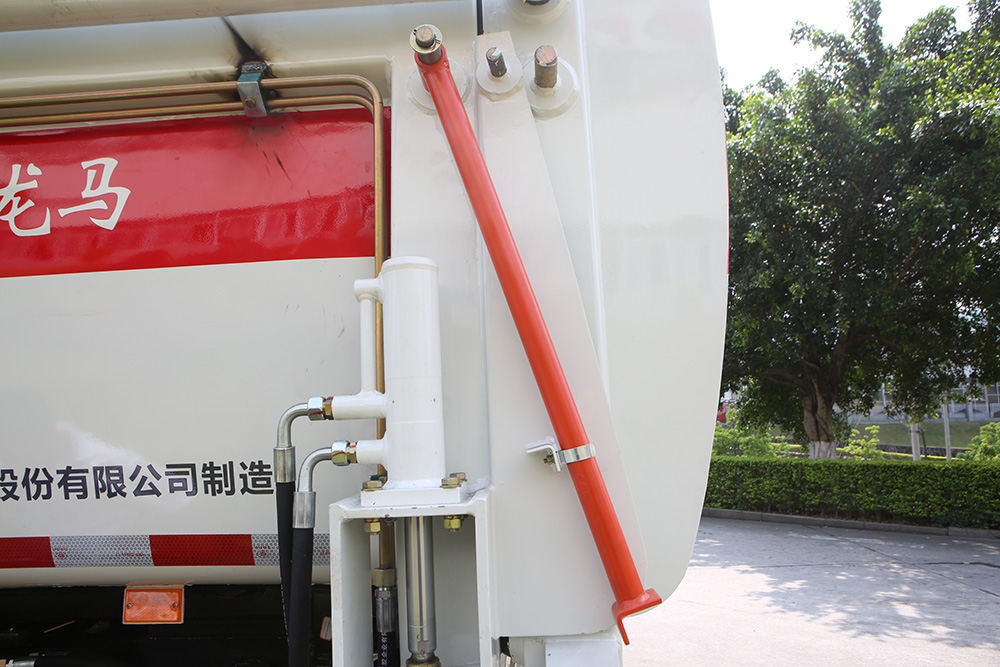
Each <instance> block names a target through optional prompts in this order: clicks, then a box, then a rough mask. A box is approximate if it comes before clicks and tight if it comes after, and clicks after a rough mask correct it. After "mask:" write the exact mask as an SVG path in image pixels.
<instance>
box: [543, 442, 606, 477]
mask: <svg viewBox="0 0 1000 667" xmlns="http://www.w3.org/2000/svg"><path fill="white" fill-rule="evenodd" d="M525 450H526V451H527V453H528V454H536V453H538V452H543V453H544V454H545V456H544V457H543V458H542V461H543V462H544V463H548V464H549V465H552V466H555V469H556V472H562V469H563V468H564V467H566V466H568V465H570V464H571V463H579V462H580V461H585V460H587V459H590V458H593V457H594V456H595V455H596V453H597V452H596V451H595V450H594V446H593V445H592V444H590V443H589V442H588V443H587V444H585V445H580V446H579V447H572V448H570V449H559V447H558V446H557V444H556V439H555V438H553V437H552V436H549V437H548V438H545V439H544V440H540V441H538V442H533V443H531V444H530V445H528V446H527V447H525Z"/></svg>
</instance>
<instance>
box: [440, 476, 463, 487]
mask: <svg viewBox="0 0 1000 667" xmlns="http://www.w3.org/2000/svg"><path fill="white" fill-rule="evenodd" d="M461 485H462V482H460V481H459V480H458V478H457V477H442V478H441V488H442V489H457V488H458V487H460V486H461Z"/></svg>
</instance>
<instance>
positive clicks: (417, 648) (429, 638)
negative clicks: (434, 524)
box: [406, 516, 441, 667]
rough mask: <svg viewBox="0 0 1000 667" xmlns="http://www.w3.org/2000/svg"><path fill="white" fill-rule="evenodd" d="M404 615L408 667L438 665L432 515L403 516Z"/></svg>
mask: <svg viewBox="0 0 1000 667" xmlns="http://www.w3.org/2000/svg"><path fill="white" fill-rule="evenodd" d="M406 615H407V618H408V625H409V627H408V634H407V642H408V648H409V651H410V658H409V659H408V660H407V661H406V665H407V667H415V666H417V665H427V666H432V665H434V666H437V665H440V664H441V663H440V661H438V659H437V657H436V656H435V655H434V650H435V649H436V648H437V622H436V620H435V616H434V547H433V544H432V543H431V518H430V517H426V516H423V517H408V518H407V519H406Z"/></svg>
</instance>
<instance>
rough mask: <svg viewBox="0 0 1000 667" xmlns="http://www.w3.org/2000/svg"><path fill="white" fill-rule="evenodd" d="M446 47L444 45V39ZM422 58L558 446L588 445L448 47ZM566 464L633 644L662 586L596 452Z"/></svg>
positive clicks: (421, 66) (617, 614) (618, 615)
mask: <svg viewBox="0 0 1000 667" xmlns="http://www.w3.org/2000/svg"><path fill="white" fill-rule="evenodd" d="M441 50H442V52H444V47H441ZM416 62H417V67H418V68H419V69H420V74H421V76H422V77H423V80H424V82H425V84H426V86H427V89H428V91H430V93H431V97H432V98H433V100H434V106H435V107H436V108H437V112H438V116H439V117H440V118H441V125H442V126H443V128H444V131H445V135H446V136H447V138H448V144H449V146H450V147H451V151H452V155H453V156H454V157H455V162H456V163H457V164H458V170H459V173H460V174H461V176H462V182H463V183H464V184H465V190H466V192H467V193H468V195H469V201H470V202H471V203H472V209H473V211H474V212H475V214H476V219H477V220H478V221H479V228H480V230H481V231H482V234H483V240H484V241H485V243H486V248H487V250H488V251H489V253H490V258H491V259H492V261H493V266H494V268H495V269H496V273H497V277H498V278H499V280H500V286H501V288H502V289H503V293H504V296H505V297H506V299H507V305H508V307H509V308H510V312H511V315H512V316H513V318H514V324H515V325H516V326H517V331H518V335H519V336H520V337H521V344H522V345H523V346H524V351H525V354H526V355H527V357H528V363H529V364H530V365H531V370H532V373H534V376H535V382H536V383H537V384H538V389H539V391H540V392H541V394H542V400H543V401H544V402H545V409H546V410H547V412H548V415H549V420H550V421H551V422H552V427H553V429H554V430H555V433H556V439H557V440H558V441H559V446H560V448H562V449H573V448H575V447H580V446H583V445H586V444H588V443H589V442H590V441H589V439H588V438H587V431H586V430H585V428H584V425H583V420H582V419H581V418H580V412H579V410H578V409H577V406H576V401H575V400H574V399H573V394H572V392H571V391H570V388H569V383H568V382H567V381H566V375H565V373H563V369H562V365H561V364H560V363H559V356H558V355H557V354H556V349H555V346H554V345H553V344H552V338H551V336H550V335H549V331H548V327H546V325H545V319H544V318H543V317H542V312H541V310H540V309H539V307H538V301H537V300H536V299H535V293H534V291H533V290H532V288H531V283H530V281H529V280H528V274H527V272H526V271H525V269H524V264H523V263H522V261H521V255H520V253H519V252H518V250H517V245H516V244H515V243H514V237H513V236H512V235H511V231H510V226H509V225H508V224H507V217H506V216H505V215H504V212H503V208H502V207H501V205H500V199H499V197H497V193H496V190H495V189H494V187H493V180H492V179H491V178H490V174H489V171H488V170H487V169H486V163H485V161H484V160H483V156H482V153H481V152H480V150H479V144H478V143H477V142H476V136H475V134H474V133H473V131H472V125H471V123H470V122H469V117H468V115H467V114H466V112H465V107H464V106H463V105H462V100H461V97H460V96H459V94H458V90H457V89H456V88H455V82H454V80H453V79H452V77H451V72H450V69H449V65H448V56H447V53H442V57H441V59H440V60H439V61H438V62H436V63H434V64H433V65H427V64H425V63H423V62H422V61H421V60H420V59H419V58H416ZM567 467H568V468H569V471H570V474H571V476H572V478H573V484H574V486H575V487H576V493H577V495H578V496H579V498H580V504H581V505H582V506H583V511H584V514H585V515H586V517H587V523H588V524H589V526H590V532H591V534H592V535H593V537H594V543H595V544H596V545H597V550H598V553H599V554H600V556H601V562H602V563H603V564H604V570H605V572H606V573H607V575H608V581H609V582H610V584H611V590H612V592H613V593H614V596H615V600H616V602H615V603H614V605H613V607H612V613H613V614H614V616H615V620H616V621H617V623H618V628H619V630H620V631H621V634H622V639H623V640H624V641H625V643H626V644H627V643H628V635H626V634H625V626H624V624H623V619H624V618H625V617H626V616H631V615H632V614H635V613H638V612H640V611H643V610H646V609H649V608H651V607H655V606H656V605H658V604H660V602H662V600H661V599H660V596H659V595H657V593H656V591H654V590H653V589H651V588H650V589H648V590H647V589H644V588H643V586H642V581H641V580H640V579H639V573H638V571H637V570H636V567H635V561H634V559H633V558H632V553H631V551H629V548H628V543H627V542H626V541H625V534H624V533H623V532H622V527H621V523H620V522H619V521H618V515H617V514H616V513H615V509H614V506H613V505H612V503H611V497H610V496H609V495H608V490H607V487H606V486H605V485H604V478H603V477H602V476H601V471H600V468H598V467H597V461H596V459H594V458H589V459H585V460H583V461H579V462H577V463H571V464H569V465H568V466H567Z"/></svg>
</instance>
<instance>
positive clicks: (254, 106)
mask: <svg viewBox="0 0 1000 667" xmlns="http://www.w3.org/2000/svg"><path fill="white" fill-rule="evenodd" d="M265 68H266V65H265V64H264V63H261V62H250V63H246V64H245V65H243V67H241V68H240V72H241V73H240V78H239V79H237V80H236V90H237V91H238V92H239V94H240V101H241V102H243V109H244V110H245V111H246V114H247V117H249V118H262V117H264V116H266V115H267V104H266V103H265V102H264V95H263V93H262V92H261V88H260V81H261V79H262V78H263V77H264V70H265Z"/></svg>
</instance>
